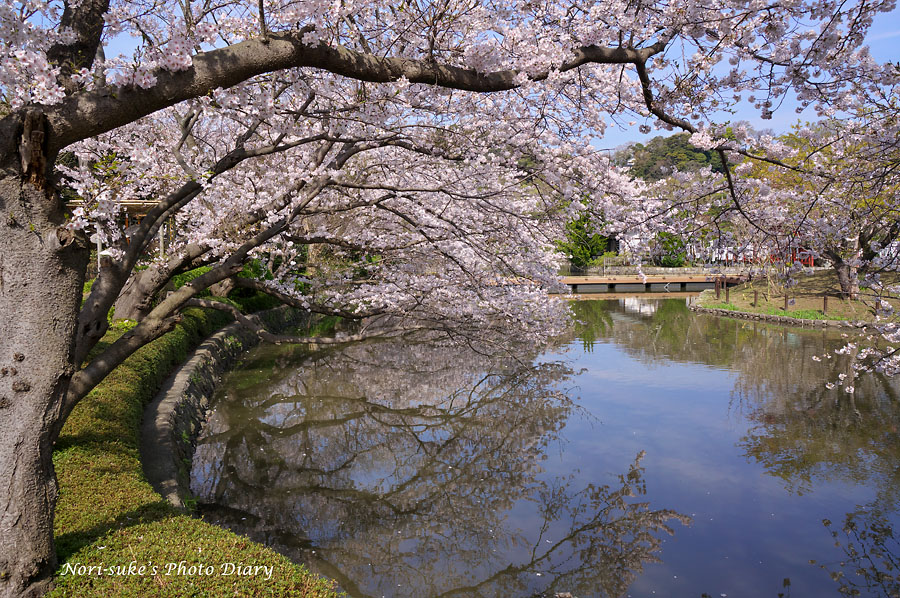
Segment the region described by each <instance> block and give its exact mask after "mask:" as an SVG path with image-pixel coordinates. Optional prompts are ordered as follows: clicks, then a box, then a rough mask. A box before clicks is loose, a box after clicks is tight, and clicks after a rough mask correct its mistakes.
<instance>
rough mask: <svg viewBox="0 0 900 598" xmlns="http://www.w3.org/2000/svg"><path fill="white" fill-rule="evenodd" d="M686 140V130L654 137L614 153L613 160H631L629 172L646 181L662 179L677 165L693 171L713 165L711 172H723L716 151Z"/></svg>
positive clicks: (687, 134)
mask: <svg viewBox="0 0 900 598" xmlns="http://www.w3.org/2000/svg"><path fill="white" fill-rule="evenodd" d="M688 139H690V134H689V133H677V134H675V135H670V136H669V137H662V136H660V137H654V138H653V139H651V140H650V141H649V142H647V145H643V144H640V143H637V144H635V145H633V146H631V147H629V148H628V149H626V150H624V151H623V152H621V153H620V154H619V155H618V156H616V161H617V162H619V163H620V164H622V165H625V164H628V163H629V162H631V172H632V174H634V176H636V177H638V178H641V179H644V180H645V181H658V180H661V179H664V178H666V177H667V176H669V175H670V174H671V173H672V170H673V169H676V168H677V169H678V170H680V171H692V170H699V169H700V168H703V167H705V166H712V169H713V170H714V171H716V172H724V168H723V166H722V159H721V158H720V157H719V154H718V153H717V152H714V151H709V150H702V149H700V148H698V147H696V146H694V145H691V143H690V142H689V141H688ZM632 161H633V162H632Z"/></svg>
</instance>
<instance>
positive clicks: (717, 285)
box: [716, 276, 721, 299]
mask: <svg viewBox="0 0 900 598" xmlns="http://www.w3.org/2000/svg"><path fill="white" fill-rule="evenodd" d="M720 293H721V282H720V281H719V277H718V276H717V277H716V299H718V298H719V296H720Z"/></svg>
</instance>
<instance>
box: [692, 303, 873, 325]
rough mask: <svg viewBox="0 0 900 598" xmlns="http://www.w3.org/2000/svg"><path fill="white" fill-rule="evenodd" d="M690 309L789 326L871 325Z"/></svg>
mask: <svg viewBox="0 0 900 598" xmlns="http://www.w3.org/2000/svg"><path fill="white" fill-rule="evenodd" d="M688 309H690V310H691V311H694V312H697V313H703V314H710V315H713V316H725V317H728V318H737V319H740V320H755V321H761V322H769V323H772V324H787V325H788V326H799V327H802V328H866V327H867V326H868V325H869V324H868V323H867V322H851V321H849V320H804V319H802V318H791V317H790V316H776V315H771V314H758V313H753V312H749V311H737V310H732V309H720V308H715V307H701V306H699V305H690V306H688Z"/></svg>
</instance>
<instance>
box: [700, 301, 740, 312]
mask: <svg viewBox="0 0 900 598" xmlns="http://www.w3.org/2000/svg"><path fill="white" fill-rule="evenodd" d="M703 307H706V308H709V309H728V310H731V311H738V310H739V308H738V306H737V305H735V304H734V303H711V304H709V305H704V306H703Z"/></svg>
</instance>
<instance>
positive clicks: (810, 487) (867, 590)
mask: <svg viewBox="0 0 900 598" xmlns="http://www.w3.org/2000/svg"><path fill="white" fill-rule="evenodd" d="M656 307H657V308H656V309H654V310H643V313H642V311H641V310H637V309H631V310H629V309H627V306H626V305H624V303H622V302H619V303H612V302H603V303H598V304H596V305H595V306H593V307H592V308H591V309H587V308H586V307H581V306H578V305H576V308H579V309H580V310H581V311H580V312H579V313H581V314H582V315H584V314H586V313H587V314H593V313H594V312H596V311H597V310H598V309H606V310H607V311H608V314H609V315H608V316H597V315H596V314H594V315H593V316H592V317H593V319H594V320H599V321H601V322H605V320H606V319H609V318H611V319H613V320H615V319H616V318H619V319H622V318H628V319H629V320H630V325H627V326H614V327H613V328H612V331H611V337H612V340H613V341H614V342H616V343H617V344H619V345H620V346H621V347H623V349H624V350H626V351H627V352H629V354H631V355H632V356H634V357H636V358H638V359H647V360H649V361H652V360H655V359H658V358H659V357H665V358H667V359H669V360H673V361H693V362H697V363H704V364H708V365H715V366H724V367H726V368H727V369H729V370H731V371H733V372H735V373H736V374H737V377H736V381H735V385H734V389H733V391H732V397H733V400H732V408H733V409H735V410H738V411H739V412H740V414H741V415H742V416H743V417H744V418H745V419H746V420H747V422H748V426H747V431H746V433H745V434H744V436H743V438H742V439H741V440H740V441H739V443H738V448H739V449H740V450H742V451H743V453H744V455H745V456H746V457H747V459H748V460H749V461H751V462H755V463H758V464H759V465H761V466H762V467H763V468H764V469H765V471H766V472H767V473H768V474H770V475H772V476H774V477H776V478H778V479H780V480H781V481H782V482H783V485H784V487H785V489H786V490H787V491H788V492H790V493H795V494H798V495H802V494H805V493H808V492H812V491H814V489H815V488H816V486H817V485H819V484H823V483H826V482H843V483H847V484H851V485H859V486H866V487H868V488H872V489H873V491H874V494H875V498H874V500H873V501H871V502H870V503H868V504H864V505H857V509H856V510H855V511H853V512H850V513H845V514H844V513H841V514H839V517H840V518H841V519H843V525H841V526H840V527H839V528H838V526H836V525H835V524H834V523H832V522H831V521H830V520H829V519H825V520H824V524H825V526H826V527H827V528H828V529H829V531H830V532H831V534H832V537H833V538H834V541H835V544H836V546H838V547H839V548H840V550H841V552H842V556H841V557H840V559H839V560H835V561H831V562H827V563H813V564H815V565H816V566H819V567H821V568H823V569H825V570H826V571H828V572H829V573H830V574H831V577H832V578H833V579H834V580H835V581H836V582H837V584H838V585H837V589H838V591H839V593H841V594H843V595H848V596H884V597H886V598H888V597H890V598H894V597H898V598H900V543H898V538H897V537H896V536H895V535H894V528H895V524H896V521H897V516H898V513H900V434H898V430H900V396H898V391H897V388H898V386H897V382H896V381H895V380H891V379H888V378H885V377H884V376H882V375H878V374H873V375H867V376H861V377H859V378H858V379H857V380H856V381H855V383H854V386H855V392H853V393H847V392H844V391H843V390H842V389H840V388H839V387H837V386H835V387H834V388H831V389H829V388H828V387H826V385H825V384H826V382H827V381H829V380H834V379H835V378H836V377H838V376H840V375H841V374H844V375H848V376H852V375H853V373H852V370H851V368H850V359H849V356H847V355H841V354H836V353H835V350H836V349H838V348H841V347H843V346H844V344H845V343H846V339H845V338H843V336H846V335H843V336H842V335H841V334H840V333H836V332H834V331H826V330H809V329H798V328H787V327H782V326H773V325H767V324H763V323H760V322H748V321H742V320H735V319H728V318H717V317H711V316H699V315H694V314H691V313H690V312H689V311H688V309H687V307H686V306H685V304H684V303H682V302H675V301H669V302H661V303H659V304H656ZM785 348H787V350H788V351H789V352H790V359H785ZM836 518H837V517H836Z"/></svg>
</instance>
